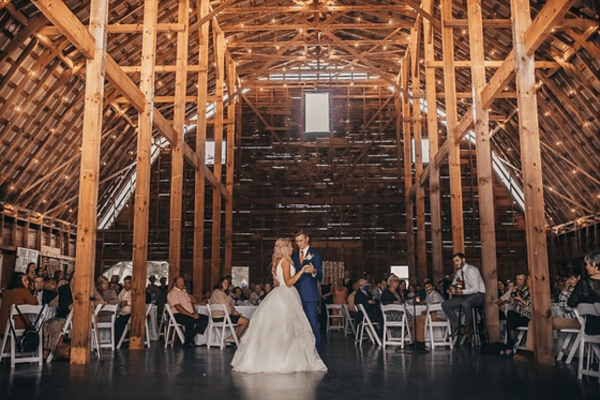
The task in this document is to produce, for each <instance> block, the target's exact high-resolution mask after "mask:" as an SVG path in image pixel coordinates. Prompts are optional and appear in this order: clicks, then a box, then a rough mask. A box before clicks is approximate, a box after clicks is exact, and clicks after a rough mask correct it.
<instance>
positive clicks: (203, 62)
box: [193, 0, 210, 299]
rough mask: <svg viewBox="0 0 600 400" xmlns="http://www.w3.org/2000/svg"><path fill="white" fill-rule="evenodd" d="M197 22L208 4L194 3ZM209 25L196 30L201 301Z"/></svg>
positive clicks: (198, 287) (200, 287)
mask: <svg viewBox="0 0 600 400" xmlns="http://www.w3.org/2000/svg"><path fill="white" fill-rule="evenodd" d="M197 8H198V14H199V15H198V19H199V20H201V19H202V18H204V17H205V16H207V15H208V14H209V13H210V2H209V1H208V0H197ZM209 27H210V22H209V21H206V22H205V23H204V24H202V26H200V28H199V29H198V43H199V47H200V48H199V51H198V65H199V66H200V71H199V72H198V111H197V112H198V125H197V127H196V154H197V155H198V169H197V170H196V176H195V182H196V188H195V194H194V272H193V280H194V297H196V299H201V298H202V292H203V291H204V200H205V194H206V193H205V192H206V182H205V175H204V168H205V165H204V164H205V149H206V106H207V105H208V104H207V103H208V97H207V96H208V42H209Z"/></svg>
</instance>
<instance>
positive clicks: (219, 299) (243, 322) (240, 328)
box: [210, 277, 250, 339]
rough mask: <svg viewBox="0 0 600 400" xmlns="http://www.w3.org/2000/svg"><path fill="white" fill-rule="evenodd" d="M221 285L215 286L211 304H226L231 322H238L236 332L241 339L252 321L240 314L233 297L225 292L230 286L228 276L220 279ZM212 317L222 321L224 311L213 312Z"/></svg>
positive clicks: (216, 320) (214, 319)
mask: <svg viewBox="0 0 600 400" xmlns="http://www.w3.org/2000/svg"><path fill="white" fill-rule="evenodd" d="M219 285H220V286H217V287H215V290H213V292H212V295H211V296H210V304H224V305H225V308H227V313H228V314H229V317H230V319H231V322H232V323H233V324H237V327H236V328H235V334H236V335H237V337H238V339H239V338H241V337H242V335H243V334H244V331H245V330H246V328H248V324H249V323H250V321H248V318H245V317H242V316H241V315H240V313H239V312H238V310H236V309H235V307H234V306H233V299H232V298H231V297H229V296H227V294H226V293H225V291H226V290H227V288H228V287H229V280H228V279H227V278H226V277H225V278H221V279H220V280H219ZM212 317H213V321H215V322H222V321H223V319H224V318H225V317H224V315H223V312H220V311H215V313H214V314H213V316H212Z"/></svg>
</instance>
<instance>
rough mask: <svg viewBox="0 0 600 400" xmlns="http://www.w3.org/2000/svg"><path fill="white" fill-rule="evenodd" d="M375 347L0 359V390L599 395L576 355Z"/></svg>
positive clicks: (140, 394) (256, 395)
mask: <svg viewBox="0 0 600 400" xmlns="http://www.w3.org/2000/svg"><path fill="white" fill-rule="evenodd" d="M394 349H395V348H393V347H388V349H385V350H384V349H381V348H378V347H376V346H372V345H371V344H367V342H365V343H364V344H363V346H362V349H361V348H358V347H355V346H354V342H353V340H352V338H350V337H349V336H348V337H344V335H343V334H341V333H337V332H336V333H330V334H329V335H328V336H327V338H326V341H325V350H324V357H323V358H324V361H325V363H326V364H327V365H328V367H329V372H327V373H297V374H290V375H245V374H240V373H235V372H232V371H231V368H230V366H229V362H230V361H231V358H232V357H233V353H234V349H233V348H226V349H225V350H223V351H221V350H219V349H213V348H211V349H208V350H207V349H206V348H205V347H198V348H194V349H182V348H180V347H175V348H172V349H171V348H168V349H167V350H165V349H164V348H163V346H162V342H153V343H152V347H151V348H149V349H145V350H141V351H135V352H129V351H128V350H127V349H121V350H118V351H115V352H114V353H110V352H108V354H106V357H105V360H104V361H102V362H97V361H96V358H95V357H94V358H93V362H92V363H91V364H90V365H88V366H75V365H70V364H69V363H68V362H65V361H54V362H52V363H50V364H45V365H44V366H42V367H38V366H37V365H30V364H17V366H16V368H14V370H11V368H10V365H9V364H8V363H6V362H5V363H3V364H1V365H0V399H1V400H4V399H83V400H92V399H118V400H125V399H159V398H169V399H188V398H189V399H278V400H281V399H344V400H349V399H358V398H361V399H401V398H408V399H411V400H415V399H460V400H465V399H486V400H493V399H544V400H547V399H562V400H571V399H600V386H599V384H598V381H597V380H596V379H589V378H586V377H584V379H583V380H582V381H580V380H578V379H577V373H576V372H577V364H576V361H577V360H574V362H573V363H572V364H571V365H564V364H562V363H558V364H557V365H556V366H552V367H536V366H534V365H532V364H526V363H518V362H515V361H513V360H512V359H507V358H501V357H499V356H491V355H480V354H479V353H478V352H476V351H475V350H471V349H469V348H464V347H463V348H455V349H454V350H453V351H450V350H447V349H436V350H435V351H433V352H430V353H428V354H425V353H417V352H411V351H405V352H403V353H396V352H395V351H394Z"/></svg>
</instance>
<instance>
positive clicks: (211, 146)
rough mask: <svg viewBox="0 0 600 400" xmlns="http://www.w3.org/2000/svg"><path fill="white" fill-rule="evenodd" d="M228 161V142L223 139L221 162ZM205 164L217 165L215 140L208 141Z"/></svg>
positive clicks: (223, 163)
mask: <svg viewBox="0 0 600 400" xmlns="http://www.w3.org/2000/svg"><path fill="white" fill-rule="evenodd" d="M226 163H227V142H226V141H224V140H223V142H222V144H221V164H222V165H225V164H226ZM204 164H205V165H215V142H214V141H213V140H207V141H206V147H205V150H204Z"/></svg>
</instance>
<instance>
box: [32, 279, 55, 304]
mask: <svg viewBox="0 0 600 400" xmlns="http://www.w3.org/2000/svg"><path fill="white" fill-rule="evenodd" d="M33 296H34V297H35V298H36V299H37V301H38V304H42V305H45V304H48V303H50V301H51V300H52V299H54V298H55V297H56V296H58V293H56V292H52V291H50V290H46V289H44V278H43V277H41V276H36V277H34V278H33Z"/></svg>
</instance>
